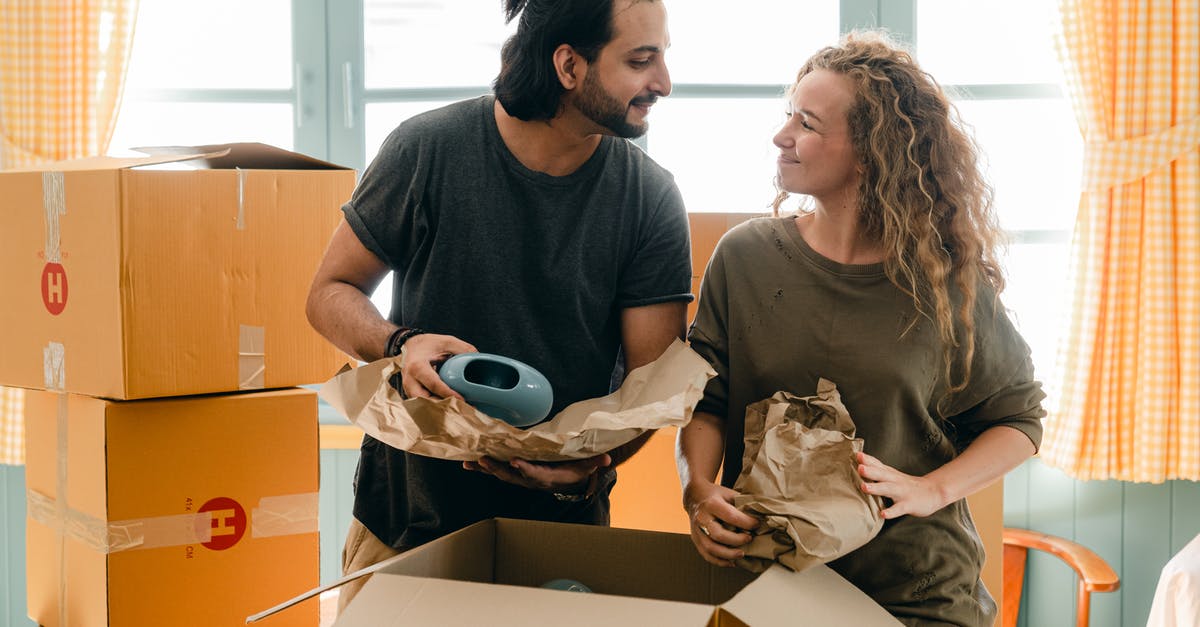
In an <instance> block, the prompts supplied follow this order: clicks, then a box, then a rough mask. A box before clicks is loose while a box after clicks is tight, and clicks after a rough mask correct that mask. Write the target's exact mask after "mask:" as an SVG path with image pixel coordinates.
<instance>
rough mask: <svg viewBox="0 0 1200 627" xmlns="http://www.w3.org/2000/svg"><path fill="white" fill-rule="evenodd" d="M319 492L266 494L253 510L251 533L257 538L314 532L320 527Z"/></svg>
mask: <svg viewBox="0 0 1200 627" xmlns="http://www.w3.org/2000/svg"><path fill="white" fill-rule="evenodd" d="M319 502H320V499H319V498H318V496H317V493H316V492H308V493H305V494H287V495H283V496H265V497H263V498H262V499H260V500H259V501H258V507H255V508H254V510H253V511H251V513H250V535H251V537H255V538H270V537H274V536H290V535H299V534H303V533H314V532H316V531H317V530H318V527H319V522H318V517H317V506H318V503H319Z"/></svg>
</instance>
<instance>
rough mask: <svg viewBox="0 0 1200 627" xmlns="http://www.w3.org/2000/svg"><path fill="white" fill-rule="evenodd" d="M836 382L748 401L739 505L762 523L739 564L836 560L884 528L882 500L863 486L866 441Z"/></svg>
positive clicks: (797, 565) (798, 566)
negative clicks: (811, 391)
mask: <svg viewBox="0 0 1200 627" xmlns="http://www.w3.org/2000/svg"><path fill="white" fill-rule="evenodd" d="M854 431H855V428H854V421H853V420H852V419H851V418H850V413H849V412H848V411H847V410H846V406H845V405H843V404H842V398H841V395H840V394H838V391H837V386H835V385H834V384H833V382H831V381H828V380H826V379H820V380H819V381H817V394H816V395H815V396H803V397H801V396H795V395H793V394H789V393H787V392H777V393H775V394H774V395H773V396H771V397H770V398H768V399H765V400H762V401H759V402H757V403H754V404H752V405H750V406H749V407H747V408H746V451H745V458H744V461H743V462H742V473H741V474H740V475H739V476H738V478H737V480H736V481H735V482H734V485H733V489H734V490H735V491H736V492H737V493H738V495H737V496H736V497H735V498H734V500H733V505H734V506H735V507H737V508H738V509H740V510H743V511H745V512H746V513H748V514H750V515H752V516H755V517H757V518H758V519H759V520H760V524H759V526H758V527H757V528H755V529H754V531H753V532H752V533H753V537H752V538H751V540H750V543H749V544H748V545H746V547H745V551H746V557H744V558H742V559H739V560H737V565H738V566H741V567H742V568H745V569H747V570H751V571H754V572H761V571H763V570H766V569H767V568H768V567H769V566H770V565H771V564H772V563H773V562H778V563H780V564H782V565H784V566H786V567H787V568H789V569H791V570H804V569H805V568H808V567H810V566H812V565H814V564H824V563H826V562H830V561H832V560H835V559H837V558H839V557H841V556H843V555H845V554H847V553H849V552H851V551H853V550H854V549H857V548H858V547H860V546H862V545H864V544H866V543H867V542H869V541H870V540H871V538H874V537H875V536H876V535H878V534H879V531H880V530H881V529H883V514H882V513H881V512H882V510H883V507H882V503H881V501H880V499H879V497H877V496H873V495H870V494H866V493H864V492H863V491H862V490H861V489H859V486H860V485H861V484H862V479H861V478H859V476H858V470H857V467H858V461H857V459H856V457H855V455H856V454H857V453H859V452H860V451H862V448H863V441H862V439H860V438H855V437H854Z"/></svg>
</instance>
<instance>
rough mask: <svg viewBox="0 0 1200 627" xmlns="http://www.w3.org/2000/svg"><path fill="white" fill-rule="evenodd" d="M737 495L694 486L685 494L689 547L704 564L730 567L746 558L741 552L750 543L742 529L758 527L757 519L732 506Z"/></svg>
mask: <svg viewBox="0 0 1200 627" xmlns="http://www.w3.org/2000/svg"><path fill="white" fill-rule="evenodd" d="M735 496H737V492H734V491H733V490H730V489H729V488H726V487H724V486H721V485H717V484H715V483H710V482H707V481H704V482H695V483H693V484H691V485H689V486H688V488H687V490H686V491H685V494H684V503H685V504H686V507H687V511H688V517H689V518H690V519H691V523H692V524H691V532H692V544H695V545H696V550H697V551H698V552H699V553H700V557H703V558H704V560H705V561H706V562H709V563H711V564H716V565H717V566H733V560H736V559H739V558H741V557H743V556H744V555H745V551H742V550H741V549H740V548H738V547H741V546H744V545H745V544H746V543H748V542H750V539H751V537H752V536H751V535H750V534H749V533H747V532H746V531H743V530H745V529H754V528H755V527H757V526H758V519H757V518H755V517H753V516H751V515H749V514H747V513H745V512H741V511H738V509H737V508H736V507H734V506H733V497H735Z"/></svg>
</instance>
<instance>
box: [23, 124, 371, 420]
mask: <svg viewBox="0 0 1200 627" xmlns="http://www.w3.org/2000/svg"><path fill="white" fill-rule="evenodd" d="M146 150H147V151H152V152H155V153H157V154H154V155H152V156H148V157H142V158H112V157H92V158H86V159H76V160H71V161H63V162H58V163H47V164H41V165H38V166H34V167H32V168H30V169H28V170H5V171H0V198H3V199H4V211H0V267H2V268H3V269H4V271H3V272H0V294H3V295H4V296H3V300H4V306H3V307H0V346H3V347H4V348H3V350H0V385H9V386H16V387H25V388H33V389H61V390H64V391H67V392H72V393H75V394H85V395H88V396H97V397H104V398H113V399H137V398H151V397H163V396H183V395H189V394H207V393H220V392H235V391H238V390H253V389H262V388H279V387H287V386H293V385H302V384H307V383H319V382H321V381H324V380H325V379H327V378H328V377H329V376H330V375H331V374H333V372H334V371H336V370H337V368H338V367H339V366H341V365H342V364H343V363H345V362H346V360H347V357H346V356H345V355H343V354H342V353H340V352H339V351H338V350H337V349H336V348H335V347H334V346H333V345H332V344H330V343H329V342H328V341H326V340H325V339H324V338H322V337H321V336H320V335H318V334H317V332H316V331H314V330H313V329H312V327H311V326H310V325H309V324H308V321H307V320H306V319H305V317H304V301H305V298H306V297H307V295H308V288H309V283H310V282H311V281H312V276H313V274H314V273H315V271H316V269H317V265H318V264H319V263H320V260H321V256H322V254H324V252H325V247H326V246H327V245H328V243H329V238H330V236H331V235H332V234H333V231H334V229H335V228H336V227H337V225H338V222H339V221H340V220H341V213H340V212H339V211H338V207H340V206H341V204H342V203H343V202H345V201H346V199H347V198H349V197H350V194H351V193H352V191H353V189H354V182H355V179H354V171H353V170H350V169H347V168H343V167H341V166H337V165H334V164H330V163H325V162H323V161H319V160H316V159H312V158H310V157H307V156H305V155H301V154H298V153H293V152H289V151H286V150H282V149H279V148H275V147H273V146H267V145H265V144H225V145H216V146H196V147H164V148H157V149H146ZM175 162H180V163H179V164H176V163H175Z"/></svg>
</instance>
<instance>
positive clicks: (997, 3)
mask: <svg viewBox="0 0 1200 627" xmlns="http://www.w3.org/2000/svg"><path fill="white" fill-rule="evenodd" d="M1057 5H1058V3H1057V2H1047V0H971V2H963V1H962V0H918V1H917V55H918V56H919V57H920V62H921V66H922V67H923V68H924V69H925V70H926V71H928V72H929V73H930V74H933V77H934V78H936V79H937V80H938V82H940V83H942V84H943V85H953V84H960V85H963V84H990V83H1056V82H1058V81H1059V76H1060V73H1059V69H1058V61H1057V59H1058V57H1057V55H1056V53H1055V51H1054V39H1053V33H1054V32H1055V28H1056V26H1055V24H1056V22H1057V21H1058V9H1057Z"/></svg>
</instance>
